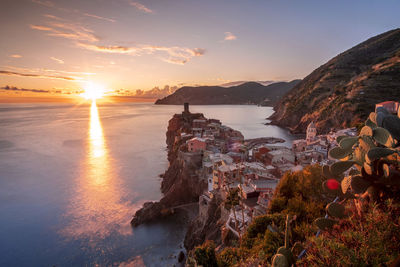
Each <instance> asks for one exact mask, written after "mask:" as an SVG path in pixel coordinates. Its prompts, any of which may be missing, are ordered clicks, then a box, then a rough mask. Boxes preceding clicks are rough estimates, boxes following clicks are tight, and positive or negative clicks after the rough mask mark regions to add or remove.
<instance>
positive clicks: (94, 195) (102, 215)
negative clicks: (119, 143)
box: [62, 101, 134, 241]
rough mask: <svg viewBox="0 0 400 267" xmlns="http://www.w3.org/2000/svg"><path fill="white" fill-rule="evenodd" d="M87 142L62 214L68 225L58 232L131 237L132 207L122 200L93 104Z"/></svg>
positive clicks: (101, 237)
mask: <svg viewBox="0 0 400 267" xmlns="http://www.w3.org/2000/svg"><path fill="white" fill-rule="evenodd" d="M87 142H88V146H87V153H86V155H87V156H86V160H85V161H84V163H83V165H82V166H83V168H82V172H81V174H80V175H79V177H78V178H77V182H76V192H74V194H73V195H72V197H71V203H70V205H69V207H68V208H67V212H66V214H65V217H66V219H67V221H68V223H67V226H66V227H65V228H64V229H63V230H62V233H63V234H64V235H65V236H66V237H70V238H89V239H90V240H91V241H96V240H98V239H99V238H100V239H103V238H105V237H107V236H109V235H110V234H111V233H112V232H118V233H119V234H131V233H132V230H131V228H130V227H129V219H130V217H131V214H132V212H133V210H134V207H133V205H132V204H130V203H128V202H127V201H124V200H123V198H124V197H126V196H125V191H124V189H123V185H122V184H121V183H120V181H119V179H118V177H117V175H115V170H114V166H113V164H112V161H111V159H110V157H109V151H108V149H107V144H106V141H105V138H104V134H103V128H102V124H101V121H100V116H99V111H98V107H97V105H96V102H95V101H93V102H92V105H91V107H90V122H89V129H88V137H87Z"/></svg>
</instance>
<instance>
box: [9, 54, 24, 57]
mask: <svg viewBox="0 0 400 267" xmlns="http://www.w3.org/2000/svg"><path fill="white" fill-rule="evenodd" d="M10 57H12V58H21V57H22V56H21V55H18V54H13V55H10Z"/></svg>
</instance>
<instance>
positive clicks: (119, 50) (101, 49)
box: [77, 43, 138, 54]
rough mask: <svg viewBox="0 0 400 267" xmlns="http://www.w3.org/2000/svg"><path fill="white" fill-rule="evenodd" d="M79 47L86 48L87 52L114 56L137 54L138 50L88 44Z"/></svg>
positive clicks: (81, 44)
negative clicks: (112, 54)
mask: <svg viewBox="0 0 400 267" xmlns="http://www.w3.org/2000/svg"><path fill="white" fill-rule="evenodd" d="M77 45H78V46H79V47H82V48H85V49H87V50H91V51H96V52H104V53H114V54H135V53H136V52H137V50H138V49H137V48H135V47H126V46H101V45H94V44H87V43H77Z"/></svg>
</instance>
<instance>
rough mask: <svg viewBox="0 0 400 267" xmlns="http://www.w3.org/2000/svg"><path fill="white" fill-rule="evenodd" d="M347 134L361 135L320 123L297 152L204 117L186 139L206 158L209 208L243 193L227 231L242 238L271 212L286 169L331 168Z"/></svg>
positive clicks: (301, 141)
mask: <svg viewBox="0 0 400 267" xmlns="http://www.w3.org/2000/svg"><path fill="white" fill-rule="evenodd" d="M378 106H384V107H385V108H389V109H393V110H396V111H397V110H398V108H399V103H397V102H396V103H392V101H388V102H384V103H380V104H377V107H378ZM186 108H187V107H186ZM187 111H188V110H187ZM343 135H347V136H355V135H357V129H356V128H348V129H343V130H338V131H331V132H330V133H328V134H321V135H318V133H317V128H316V125H315V124H314V122H311V123H310V124H309V125H308V127H307V130H306V136H305V139H299V140H294V141H293V143H292V147H291V148H288V147H286V146H281V145H277V144H275V143H273V142H265V143H257V144H256V145H254V144H253V143H252V144H249V142H246V141H245V140H244V137H243V135H242V134H241V133H240V132H239V131H236V130H233V129H231V128H230V127H227V126H224V125H222V124H221V122H220V121H219V120H215V119H203V118H202V119H195V120H193V121H192V125H191V128H189V129H188V131H187V132H185V133H181V136H180V138H184V140H185V147H184V148H183V149H184V151H186V153H189V154H196V155H200V156H201V163H202V164H201V165H202V168H201V169H200V170H199V171H198V175H199V177H201V179H204V180H205V181H207V184H208V188H207V191H206V192H204V194H203V195H202V196H201V198H200V202H201V203H202V205H203V206H204V207H206V206H207V203H209V202H210V201H211V199H212V197H213V196H215V195H216V194H218V195H219V196H220V197H222V198H223V199H224V198H225V199H226V197H227V196H228V195H229V193H230V192H231V191H232V190H237V192H238V193H239V195H240V201H239V205H236V206H235V207H232V209H231V210H230V211H229V213H228V215H227V216H226V217H227V218H226V227H227V228H228V229H230V230H231V231H232V232H233V233H234V234H236V235H239V234H240V233H239V232H244V231H245V229H246V227H247V226H248V225H249V223H250V222H251V220H252V218H253V217H254V216H258V215H262V214H265V213H266V212H267V207H268V204H269V201H270V199H271V198H272V195H273V193H274V191H275V188H276V187H277V185H278V183H279V180H280V178H281V177H282V175H283V174H284V173H285V172H286V171H298V170H301V169H302V168H303V167H304V166H306V165H310V164H315V163H319V164H321V165H325V164H331V163H332V162H333V159H330V158H329V156H328V151H329V150H330V149H331V148H333V147H335V146H337V145H338V144H337V143H336V138H337V137H338V136H343ZM200 209H201V207H200ZM200 212H201V211H200Z"/></svg>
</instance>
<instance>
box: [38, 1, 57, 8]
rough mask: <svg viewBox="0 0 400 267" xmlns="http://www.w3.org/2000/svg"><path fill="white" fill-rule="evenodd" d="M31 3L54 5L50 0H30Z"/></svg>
mask: <svg viewBox="0 0 400 267" xmlns="http://www.w3.org/2000/svg"><path fill="white" fill-rule="evenodd" d="M32 2H33V3H35V4H38V5H42V6H46V7H54V6H55V5H54V3H53V2H51V1H42V0H32Z"/></svg>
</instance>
